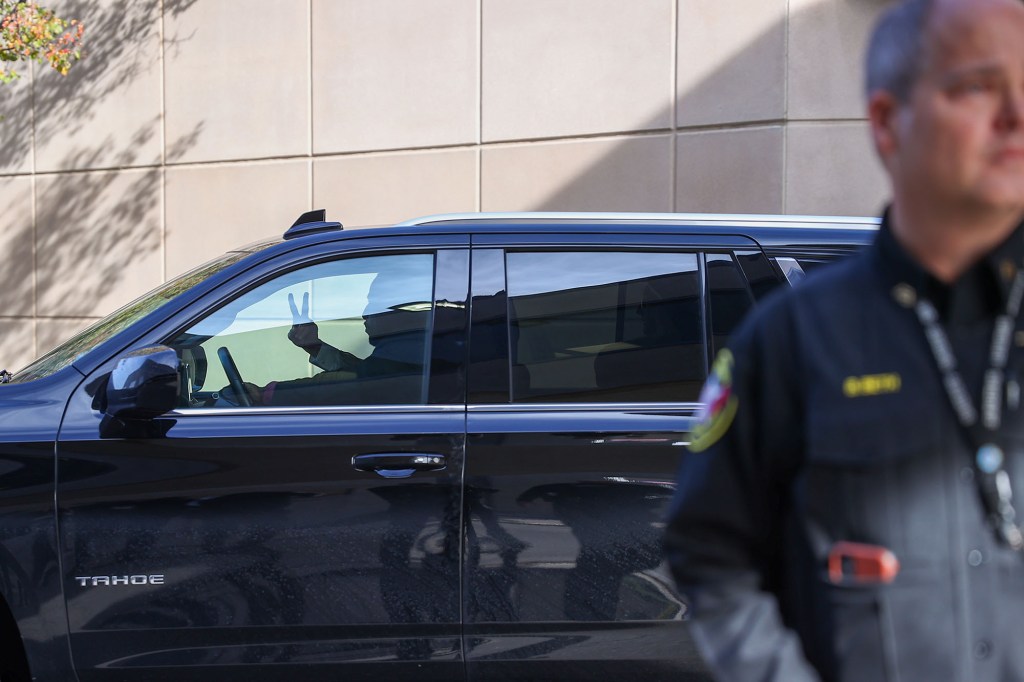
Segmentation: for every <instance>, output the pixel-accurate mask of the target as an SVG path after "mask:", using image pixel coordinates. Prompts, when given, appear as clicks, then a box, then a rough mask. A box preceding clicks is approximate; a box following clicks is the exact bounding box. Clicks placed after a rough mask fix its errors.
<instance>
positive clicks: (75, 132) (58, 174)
mask: <svg viewBox="0 0 1024 682" xmlns="http://www.w3.org/2000/svg"><path fill="white" fill-rule="evenodd" d="M195 2H197V0H100V1H98V2H95V1H94V2H85V1H82V0H78V1H71V2H67V3H61V4H60V6H56V5H55V7H56V9H58V11H59V12H60V13H61V14H62V15H63V16H68V17H76V18H79V19H81V20H82V21H83V23H84V24H85V26H86V34H85V39H84V42H83V55H84V56H83V59H82V61H81V62H79V63H77V64H76V65H75V66H74V67H73V68H72V71H71V73H70V74H69V75H68V76H67V77H63V78H62V77H61V76H59V75H58V74H56V73H54V72H51V71H50V70H49V69H48V68H44V67H41V66H38V65H36V66H34V68H33V72H34V73H33V74H32V76H31V77H25V78H23V79H22V80H21V81H20V82H17V83H16V84H14V87H9V86H8V87H7V89H6V91H5V89H4V88H0V107H2V113H3V120H2V121H0V173H7V174H14V175H25V176H27V175H29V174H31V173H33V172H34V173H35V179H36V180H35V191H34V201H35V218H34V223H35V225H34V231H33V233H32V234H33V239H34V254H35V257H34V260H35V263H34V264H33V259H32V258H31V257H30V258H27V259H23V260H22V261H21V262H18V263H16V264H14V270H15V271H12V270H10V269H8V268H6V267H5V270H7V272H5V273H4V274H3V275H2V276H0V283H3V284H8V285H12V286H13V285H15V284H16V283H19V282H31V280H32V269H33V265H34V267H35V268H36V271H37V278H38V279H37V284H36V290H35V301H36V307H35V310H36V315H37V323H36V329H37V335H36V338H37V348H36V350H37V352H44V351H46V350H48V349H49V348H50V347H52V346H53V345H56V343H57V342H59V341H60V340H62V339H63V338H64V337H66V336H68V335H69V334H70V333H71V332H73V331H74V330H75V329H76V328H79V327H81V326H83V324H84V323H86V322H87V320H83V319H81V318H88V317H95V316H97V315H100V314H105V313H107V312H109V311H110V310H112V309H114V308H116V307H118V306H120V305H122V304H123V303H125V302H126V301H127V300H128V299H129V298H132V297H134V295H136V294H138V293H141V292H142V291H145V290H147V289H149V288H151V287H153V286H156V285H157V284H159V283H160V281H161V276H162V270H163V254H162V203H161V196H162V171H161V170H160V168H159V166H160V165H161V163H164V162H169V161H173V160H175V159H178V158H181V156H182V155H183V154H184V153H185V152H186V151H187V150H188V149H189V148H190V147H191V146H193V145H194V144H195V143H196V141H197V140H198V138H199V136H200V134H201V133H202V130H201V126H198V127H197V128H196V129H195V130H193V131H191V133H190V134H189V135H187V136H185V137H184V138H183V139H181V140H180V141H178V142H176V143H175V144H174V145H173V146H172V147H171V148H167V149H163V148H162V147H163V144H164V142H163V139H162V137H161V127H162V121H161V112H160V102H161V98H160V83H161V78H160V69H161V62H160V58H161V57H160V55H161V40H162V36H161V35H160V26H161V22H160V13H161V11H162V12H164V13H165V15H166V16H171V15H177V14H179V13H181V12H184V11H185V10H187V9H188V8H189V7H191V6H192V5H193V4H195ZM186 40H188V36H181V37H168V38H166V39H164V41H163V42H164V44H163V49H165V50H168V51H170V50H174V49H175V47H176V44H177V43H178V42H183V41H186ZM67 171H88V172H67ZM26 251H27V248H26ZM18 286H19V288H20V285H18ZM69 318H71V319H69Z"/></svg>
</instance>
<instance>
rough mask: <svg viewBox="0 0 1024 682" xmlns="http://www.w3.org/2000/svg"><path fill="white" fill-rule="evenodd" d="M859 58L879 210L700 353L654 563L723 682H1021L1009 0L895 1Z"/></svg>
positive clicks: (1023, 102)
mask: <svg viewBox="0 0 1024 682" xmlns="http://www.w3.org/2000/svg"><path fill="white" fill-rule="evenodd" d="M867 72H868V83H867V86H868V99H869V104H868V109H869V117H870V121H871V130H872V135H873V138H874V143H875V147H876V149H877V151H878V154H879V156H880V157H881V160H882V163H883V164H884V166H885V169H886V171H887V173H888V175H889V177H890V180H891V185H892V204H891V206H890V207H889V209H888V211H887V212H886V215H885V219H884V223H883V225H882V228H881V230H880V232H879V234H878V237H877V240H876V242H875V244H874V246H873V247H872V248H870V249H868V250H867V251H866V252H865V253H863V254H861V255H859V256H857V257H855V258H853V259H851V260H848V261H846V262H844V263H842V264H840V265H836V266H834V267H832V268H828V269H826V270H824V271H823V272H821V273H820V275H819V276H817V277H811V278H810V279H809V280H807V281H806V282H805V283H804V284H802V285H801V286H798V287H796V288H795V289H793V290H791V291H788V292H785V293H784V294H782V295H780V296H777V297H775V298H774V299H772V300H771V301H770V302H768V303H767V304H766V305H764V306H762V307H761V308H760V309H759V310H758V311H757V313H756V314H755V315H754V316H753V317H752V319H749V320H747V322H746V323H745V324H744V325H743V327H742V328H741V329H740V331H739V332H738V333H737V334H736V337H735V338H734V339H733V342H732V343H731V349H730V350H729V351H724V352H723V353H722V354H721V356H720V357H719V358H718V359H717V360H716V362H715V366H714V372H713V375H712V377H711V379H710V380H709V382H708V385H707V386H706V388H705V395H704V396H703V402H704V404H705V415H704V417H703V419H702V423H701V424H700V426H699V427H697V428H696V429H695V430H694V433H693V437H692V442H691V446H690V449H691V450H692V452H691V453H688V454H687V456H686V457H684V461H683V464H682V467H681V470H680V474H679V488H678V493H677V496H676V499H675V503H674V506H673V510H672V515H671V519H670V523H669V528H668V533H667V538H666V543H667V550H668V556H669V560H670V562H671V565H672V568H673V571H674V574H675V577H676V580H677V581H678V583H679V585H680V587H681V588H682V589H683V590H684V591H685V592H686V594H687V595H688V596H689V598H690V599H691V603H692V618H693V621H692V625H693V629H694V633H695V636H696V638H697V640H698V642H699V644H700V645H701V647H702V649H703V652H704V654H705V656H706V657H707V659H708V661H709V662H710V663H711V664H712V666H713V667H714V668H715V670H716V672H717V673H718V675H719V677H720V678H721V679H722V680H744V681H745V680H779V681H785V682H793V681H799V680H814V679H819V678H820V679H824V680H843V681H850V680H866V681H870V682H881V681H884V680H890V681H893V680H902V681H904V682H907V681H911V682H916V681H919V680H928V681H932V680H959V681H962V682H984V681H989V680H991V681H997V680H998V681H1006V680H1024V552H1022V551H1021V550H1022V545H1024V540H1022V538H1021V532H1020V523H1021V522H1022V521H1024V408H1022V406H1021V382H1022V381H1024V316H1022V315H1021V300H1022V297H1024V226H1022V225H1021V221H1022V219H1024V3H1022V2H1020V0H932V1H930V2H929V1H926V0H910V1H908V2H902V3H899V4H897V5H895V6H893V7H891V8H890V9H889V11H888V12H887V13H886V14H885V15H884V16H883V17H882V18H881V20H880V21H879V23H878V25H877V26H876V29H875V33H874V34H873V36H872V40H871V45H870V47H869V52H868V68H867ZM1015 509H1016V512H1015ZM1017 512H1019V513H1017Z"/></svg>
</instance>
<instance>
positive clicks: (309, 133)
mask: <svg viewBox="0 0 1024 682" xmlns="http://www.w3.org/2000/svg"><path fill="white" fill-rule="evenodd" d="M306 7H307V11H308V12H309V16H308V18H309V21H308V22H307V24H308V25H307V27H306V33H307V35H306V50H307V54H308V57H309V59H308V60H307V72H306V109H307V111H308V115H307V116H306V137H307V139H306V149H307V151H308V158H309V161H308V164H307V165H308V167H307V170H306V186H307V189H306V203H307V204H308V206H307V210H310V211H311V210H313V208H314V206H313V199H314V196H313V180H314V178H313V173H314V170H313V0H309V2H308V3H307V5H306Z"/></svg>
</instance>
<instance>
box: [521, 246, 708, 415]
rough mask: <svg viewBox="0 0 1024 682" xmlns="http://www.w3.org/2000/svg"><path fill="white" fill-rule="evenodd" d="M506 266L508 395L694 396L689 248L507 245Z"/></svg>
mask: <svg viewBox="0 0 1024 682" xmlns="http://www.w3.org/2000/svg"><path fill="white" fill-rule="evenodd" d="M506 270H507V277H508V296H509V324H510V334H511V338H510V348H511V354H512V357H511V363H512V400H513V402H637V401H653V402H662V401H691V400H696V399H697V396H698V395H699V393H700V386H701V384H702V382H703V381H704V378H705V357H704V344H703V342H702V339H703V337H704V332H703V321H702V315H701V297H700V279H699V275H698V268H697V257H696V255H694V254H684V253H662V252H658V253H639V252H622V253H616V252H557V253H555V252H510V253H508V254H507V256H506Z"/></svg>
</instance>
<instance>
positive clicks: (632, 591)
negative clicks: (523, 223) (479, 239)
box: [464, 235, 753, 680]
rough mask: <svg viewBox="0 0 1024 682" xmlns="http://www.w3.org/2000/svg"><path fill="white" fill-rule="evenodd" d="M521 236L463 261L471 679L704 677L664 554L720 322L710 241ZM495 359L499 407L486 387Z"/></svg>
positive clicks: (495, 242) (743, 243)
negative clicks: (667, 520) (712, 289)
mask: <svg viewBox="0 0 1024 682" xmlns="http://www.w3.org/2000/svg"><path fill="white" fill-rule="evenodd" d="M618 241H619V243H621V242H622V241H623V239H622V237H621V235H620V236H618ZM524 242H526V240H518V241H517V240H514V238H513V237H511V236H510V237H508V238H502V237H500V236H498V235H494V236H493V237H491V238H490V241H489V243H488V244H486V246H485V245H484V244H481V245H480V246H479V247H476V248H475V249H474V255H473V259H474V260H473V283H472V303H471V311H472V312H471V319H472V323H471V324H472V332H471V347H472V348H473V352H472V353H471V358H472V362H471V364H470V370H469V371H470V375H469V413H468V438H467V455H466V485H465V495H464V500H465V501H464V504H465V506H466V513H465V517H466V523H465V534H466V545H467V551H466V558H465V567H464V573H465V578H464V585H465V587H464V589H465V606H464V609H465V620H466V658H467V667H468V671H469V678H470V679H471V680H499V679H500V680H508V679H516V680H532V679H558V680H620V679H641V678H642V679H652V680H653V679H711V678H710V675H709V673H708V671H707V669H706V668H705V667H704V664H703V662H702V661H701V659H700V657H699V654H698V653H697V650H696V647H695V646H694V643H693V642H692V640H691V639H690V636H689V634H688V632H687V630H686V626H685V616H686V605H685V604H684V602H683V601H682V599H681V597H680V596H679V595H678V594H677V593H676V591H675V589H674V585H673V582H672V579H671V577H670V576H669V574H668V572H667V570H666V567H665V565H664V563H663V561H662V551H661V535H662V527H663V526H662V518H663V515H664V513H665V511H666V505H667V503H668V501H669V499H670V497H671V494H672V490H673V482H674V477H675V471H676V468H677V465H678V461H679V458H680V457H681V456H683V453H684V448H685V445H686V440H687V437H688V431H689V428H690V425H691V423H692V420H693V417H694V415H695V413H696V411H697V409H698V405H697V404H696V401H697V398H698V394H699V391H700V387H701V384H702V382H703V380H704V378H705V375H706V371H707V366H708V360H709V358H708V355H707V352H706V347H707V345H708V342H709V341H710V339H711V337H712V331H715V332H716V333H720V332H721V327H722V325H718V326H716V327H715V329H714V330H713V329H712V325H711V319H710V318H711V311H710V309H709V301H708V297H707V295H706V292H705V287H706V286H707V258H708V256H707V254H706V253H705V251H706V250H707V249H708V248H709V247H708V245H707V244H697V245H691V244H688V243H687V242H686V240H681V239H675V240H672V239H670V238H658V239H654V238H650V239H646V240H645V239H644V238H643V237H642V236H638V237H636V238H635V244H633V245H632V246H627V247H621V246H617V247H615V248H610V247H609V246H607V245H605V244H602V243H601V242H600V240H599V239H598V238H592V239H589V240H588V239H587V238H583V237H581V238H579V239H578V240H576V241H575V242H574V241H570V240H567V239H566V238H563V239H562V241H561V242H558V243H549V244H545V243H540V242H539V241H538V240H537V239H536V238H532V241H530V242H527V243H524ZM752 246H753V243H752V242H750V241H749V240H737V241H736V242H735V243H723V244H721V245H719V251H721V252H722V253H724V254H727V253H728V252H729V250H730V249H732V248H736V247H744V248H747V249H749V248H751V247H752ZM730 258H731V257H730V256H729V255H722V256H715V257H714V258H713V260H714V261H715V263H716V266H715V267H722V266H721V265H720V264H718V263H719V261H720V260H722V259H725V260H729V259H730ZM495 273H498V274H497V275H496V274H495ZM730 283H732V282H731V280H730ZM748 296H749V293H748V292H746V291H745V290H744V293H743V297H744V301H743V303H744V304H745V305H749V302H748V300H747V297H748ZM720 318H721V320H723V321H724V320H725V315H724V313H720ZM499 330H500V331H499ZM502 334H504V335H505V338H506V340H507V342H506V343H505V344H504V345H503V344H500V343H496V342H495V338H497V337H499V336H501V335H502ZM480 339H488V341H487V344H488V345H487V348H495V349H497V350H496V351H495V353H494V354H493V356H492V357H488V356H487V354H486V353H485V352H484V351H482V350H479V345H480V344H479V343H478V340H480ZM500 364H504V366H505V367H506V370H505V371H506V375H507V376H508V377H509V378H508V380H507V381H506V382H505V387H506V389H507V392H506V393H505V394H504V395H503V396H498V395H495V393H494V392H493V391H490V390H488V389H489V386H490V384H491V380H490V379H489V378H488V377H491V376H494V375H495V374H496V372H495V370H494V367H495V366H497V365H500Z"/></svg>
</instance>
